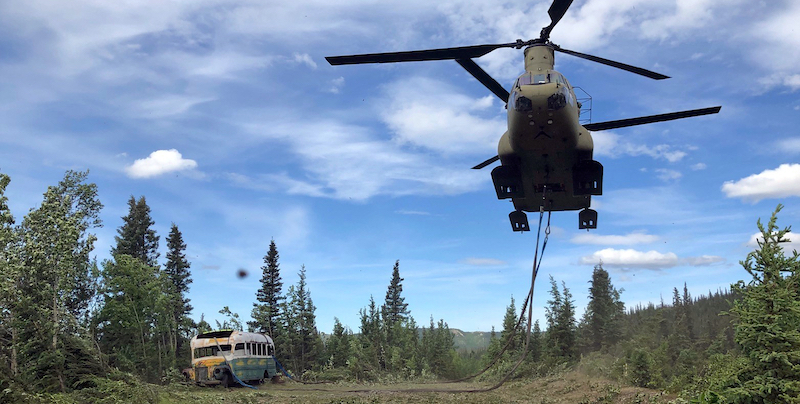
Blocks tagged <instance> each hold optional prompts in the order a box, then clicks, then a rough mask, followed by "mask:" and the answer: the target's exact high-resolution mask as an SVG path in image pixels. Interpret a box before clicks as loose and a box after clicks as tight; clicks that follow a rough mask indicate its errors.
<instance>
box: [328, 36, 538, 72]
mask: <svg viewBox="0 0 800 404" xmlns="http://www.w3.org/2000/svg"><path fill="white" fill-rule="evenodd" d="M519 42H522V41H519ZM516 46H522V45H520V44H518V43H517V42H512V43H503V44H488V45H475V46H461V47H457V48H442V49H427V50H416V51H407V52H386V53H367V54H362V55H348V56H327V57H325V60H327V61H328V63H330V64H331V65H333V66H338V65H355V64H362V63H395V62H421V61H425V60H447V59H470V58H477V57H481V56H483V55H485V54H487V53H489V52H491V51H493V50H495V49H499V48H513V47H516Z"/></svg>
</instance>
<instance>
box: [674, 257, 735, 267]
mask: <svg viewBox="0 0 800 404" xmlns="http://www.w3.org/2000/svg"><path fill="white" fill-rule="evenodd" d="M681 262H682V263H684V264H686V265H690V266H693V267H704V266H709V265H714V264H718V263H721V262H725V258H722V257H718V256H716V255H701V256H699V257H689V258H684V259H682V260H681Z"/></svg>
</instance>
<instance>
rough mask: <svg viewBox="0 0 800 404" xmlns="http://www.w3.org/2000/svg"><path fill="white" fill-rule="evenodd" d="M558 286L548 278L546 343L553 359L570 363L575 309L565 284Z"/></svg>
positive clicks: (573, 354)
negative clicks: (560, 288) (559, 288)
mask: <svg viewBox="0 0 800 404" xmlns="http://www.w3.org/2000/svg"><path fill="white" fill-rule="evenodd" d="M561 285H562V290H561V291H560V292H559V290H558V284H556V281H555V280H554V279H553V277H552V276H550V286H551V288H550V296H551V300H548V301H547V307H546V308H545V316H546V317H547V341H548V347H549V349H550V353H551V355H552V356H553V357H554V358H558V359H562V360H567V361H570V360H572V359H573V358H574V357H575V345H576V343H575V340H576V329H575V307H574V306H573V301H572V295H571V294H570V292H569V289H567V285H566V284H565V283H563V282H562V283H561Z"/></svg>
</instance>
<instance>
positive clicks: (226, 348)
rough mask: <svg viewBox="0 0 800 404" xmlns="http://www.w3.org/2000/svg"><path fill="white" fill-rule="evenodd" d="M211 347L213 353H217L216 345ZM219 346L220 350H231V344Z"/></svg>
mask: <svg viewBox="0 0 800 404" xmlns="http://www.w3.org/2000/svg"><path fill="white" fill-rule="evenodd" d="M213 348H214V355H216V354H217V347H213ZM220 348H222V350H223V351H225V352H228V351H230V350H231V346H230V345H220Z"/></svg>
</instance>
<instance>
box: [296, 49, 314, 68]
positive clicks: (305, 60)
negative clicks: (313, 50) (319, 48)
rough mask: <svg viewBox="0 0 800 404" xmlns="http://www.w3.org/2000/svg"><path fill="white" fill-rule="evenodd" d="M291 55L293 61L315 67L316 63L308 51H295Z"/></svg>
mask: <svg viewBox="0 0 800 404" xmlns="http://www.w3.org/2000/svg"><path fill="white" fill-rule="evenodd" d="M293 56H294V61H295V63H300V64H304V65H306V66H308V67H310V68H312V69H316V68H317V63H316V62H314V59H311V55H309V54H308V53H295V54H294V55H293Z"/></svg>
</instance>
